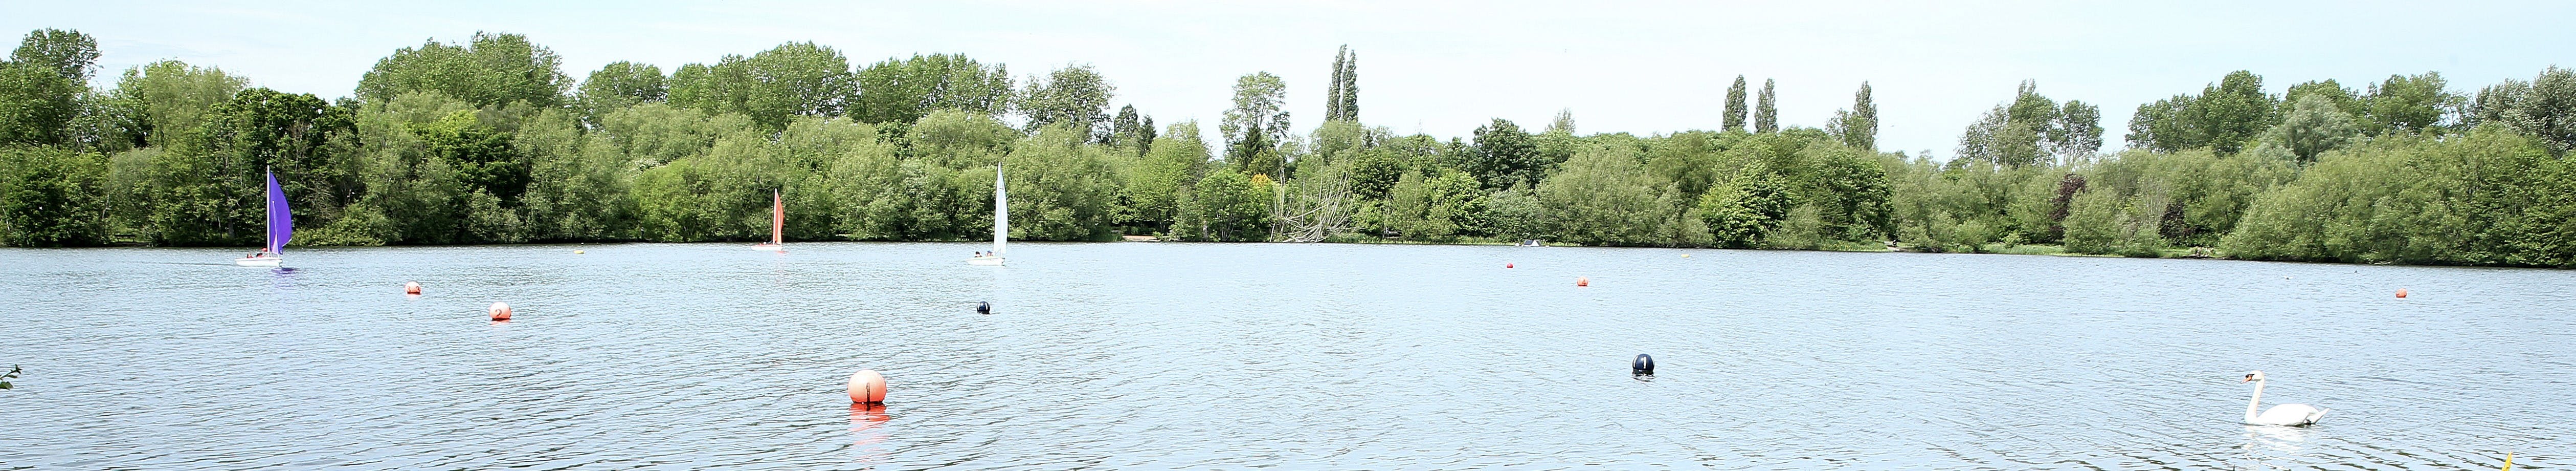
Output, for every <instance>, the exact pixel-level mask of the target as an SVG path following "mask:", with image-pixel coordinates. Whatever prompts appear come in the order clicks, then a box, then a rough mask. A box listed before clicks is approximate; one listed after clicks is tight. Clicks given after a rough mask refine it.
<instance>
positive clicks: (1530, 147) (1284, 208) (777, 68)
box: [0, 30, 2576, 267]
mask: <svg viewBox="0 0 2576 471" xmlns="http://www.w3.org/2000/svg"><path fill="white" fill-rule="evenodd" d="M94 44H95V41H94V40H91V39H89V38H88V37H87V36H84V35H79V34H78V33H75V32H68V31H52V30H41V31H38V32H37V34H33V35H31V39H30V40H29V42H28V44H27V45H24V46H22V47H21V48H20V49H19V50H18V51H17V52H18V53H17V54H16V55H14V56H13V58H12V60H11V61H10V62H8V63H6V64H0V139H5V140H6V141H7V142H5V143H0V244H6V245H16V246H49V245H95V244H105V243H113V242H128V241H139V242H144V243H152V244H162V245H210V244H250V243H255V242H257V240H256V239H257V238H258V234H259V233H260V231H258V229H259V226H260V224H258V221H259V220H260V219H261V217H260V214H259V213H260V209H261V206H262V204H261V198H260V193H261V185H260V175H261V173H262V171H263V170H274V171H276V173H277V174H278V177H279V178H280V180H281V182H282V183H284V185H285V186H286V190H287V194H288V196H289V198H290V199H291V200H292V202H293V203H294V208H295V210H294V217H295V218H296V222H297V223H298V226H300V227H302V228H303V230H302V231H300V232H299V233H298V234H297V241H298V243H303V244H320V245H378V244H451V243H508V242H522V241H593V240H657V241H721V240H734V241H748V240H760V239H765V238H766V237H767V235H768V230H769V229H768V222H769V213H768V208H769V206H768V205H769V195H770V194H771V192H777V194H779V195H781V196H782V198H783V200H784V201H785V203H786V209H787V213H788V215H787V219H788V221H789V222H788V224H787V234H786V237H787V238H789V239H794V240H825V239H839V238H848V239H858V240H958V239H980V238H982V237H983V236H984V235H985V231H986V229H987V228H988V227H990V224H991V222H992V219H991V218H992V214H991V211H990V208H991V205H992V204H993V201H992V200H991V195H992V190H993V187H992V186H991V185H992V184H993V177H994V175H993V173H994V172H997V171H1004V173H1005V174H1006V175H1007V176H1008V178H1009V180H1010V182H1011V185H1012V190H1013V191H1012V192H1011V193H1012V195H1011V198H1012V201H1011V207H1012V210H1013V211H1014V213H1013V216H1014V218H1013V219H1017V221H1015V222H1016V224H1014V226H1015V227H1014V230H1016V231H1017V237H1019V238H1022V239H1033V240H1099V239H1103V238H1106V237H1108V236H1109V235H1111V234H1114V233H1127V234H1137V233H1153V232H1162V233H1166V234H1170V235H1172V236H1174V237H1179V238H1184V239H1192V240H1213V241H1264V240H1283V241H1308V240H1366V239H1367V238H1369V236H1362V235H1360V234H1371V235H1375V236H1399V235H1400V236H1401V237H1404V238H1406V239H1411V240H1418V241H1457V240H1478V239H1485V238H1511V239H1524V238H1543V239H1553V240H1560V241H1567V242H1576V243H1584V244H1603V245H1683V246H1721V247H1736V248H1798V249H1828V250H1875V249H1876V248H1878V247H1880V246H1881V245H1880V242H1881V241H1884V240H1888V239H1890V238H1892V239H1894V240H1896V241H1899V242H1901V243H1902V244H1903V245H1904V246H1907V247H1909V248H1911V249H1913V250H1929V251H1959V252H1971V251H1997V252H2007V253H2042V252H2045V253H2056V252H2059V251H2065V252H2075V253H2100V254H2116V255H2130V256H2161V255H2163V254H2164V253H2166V252H2168V251H2170V250H2172V249H2170V248H2169V247H2178V246H2189V247H2195V248H2198V247H2209V246H2213V245H2214V246H2217V247H2219V248H2221V249H2224V250H2222V251H2220V253H2222V254H2225V255H2228V256H2234V257H2239V258H2250V259H2273V260H2323V261H2352V262H2402V263H2444V264H2480V265H2512V266H2544V267H2571V266H2576V224H2571V223H2570V222H2569V221H2576V183H2571V182H2576V165H2571V164H2569V163H2568V162H2567V161H2566V160H2564V158H2563V157H2558V156H2557V155H2560V154H2563V153H2564V152H2565V151H2566V150H2568V149H2570V148H2571V147H2576V131H2570V130H2569V129H2570V128H2571V125H2569V124H2568V123H2570V122H2576V118H2570V117H2571V116H2576V111H2571V110H2576V104H2571V103H2576V72H2569V71H2567V70H2564V69H2557V68H2551V69H2548V70H2545V71H2543V72H2541V73H2540V74H2539V75H2537V76H2535V77H2534V78H2533V79H2532V80H2530V81H2519V80H2516V81H2506V82H2505V83H2501V84H2497V85H2494V86H2490V87H2486V88H2484V89H2483V90H2481V91H2480V93H2478V94H2477V95H2476V99H2475V100H2469V99H2467V98H2466V97H2464V96H2462V95H2459V94H2456V93H2452V92H2450V91H2448V90H2447V89H2446V87H2447V83H2446V82H2444V81H2443V79H2442V78H2441V76H2440V75H2437V74H2431V73H2426V74H2420V75H2392V76H2390V77H2389V78H2388V79H2387V80H2384V81H2380V82H2379V83H2375V84H2371V85H2370V86H2368V87H2367V90H2366V92H2357V91H2355V90H2353V89H2350V88H2346V87H2344V86H2342V85H2341V84H2338V83H2336V82H2334V81H2331V80H2321V81H2313V82H2304V83H2299V84H2297V85H2292V86H2290V87H2289V88H2288V89H2287V91H2286V92H2284V93H2283V94H2282V95H2280V96H2278V97H2275V96H2271V95H2266V94H2264V93H2263V90H2262V88H2261V80H2260V77H2256V76H2254V75H2253V74H2251V73H2246V72H2237V73H2233V74H2229V75H2228V76H2227V77H2225V78H2223V79H2221V80H2219V81H2217V82H2215V83H2212V84H2210V85H2209V86H2207V87H2204V88H2203V89H2202V90H2199V91H2197V93H2188V94H2181V95H2176V96H2174V97H2172V98H2169V99H2166V100H2162V101H2158V102H2155V103H2149V104H2147V105H2143V106H2140V107H2139V109H2138V113H2137V115H2136V116H2135V118H2134V119H2132V122H2131V123H2130V124H2129V129H2128V131H2129V137H2130V141H2131V144H2132V146H2133V148H2132V149H2129V150H2127V151H2123V152H2117V153H2113V154H2109V155H2100V154H2098V152H2100V145H2101V140H2102V136H2101V132H2102V128H2101V123H2100V122H2099V121H2100V116H2099V115H2100V110H2099V109H2097V108H2095V107H2094V105H2092V104H2088V103H2084V102H2081V101H2076V100H2067V101H2063V102H2060V101H2057V100H2052V99H2049V98H2048V97H2046V96H2042V95H2040V94H2039V93H2038V91H2037V87H2036V86H2035V85H2034V84H2032V83H2029V82H2024V83H2023V84H2022V85H2021V86H2020V87H2019V89H2018V90H2017V93H2016V94H2015V96H2014V97H2013V98H2012V99H2011V100H2008V101H2005V102H2002V103H1999V104H1998V105H1997V106H1995V107H1994V108H1993V109H1992V110H1991V111H1989V112H1988V113H1986V114H1985V116H1983V117H1982V119H1979V120H1978V121H1977V123H1976V124H1975V125H1972V126H1970V127H1969V128H1968V129H1967V131H1966V132H1964V133H1963V135H1962V136H1961V140H1960V149H1959V153H1958V156H1957V157H1956V158H1952V159H1949V160H1947V161H1934V160H1932V159H1931V158H1929V157H1930V156H1922V155H1917V156H1908V155H1905V154H1903V153H1878V152H1877V151H1875V150H1874V149H1873V147H1875V145H1876V139H1875V138H1876V133H1877V130H1878V124H1879V123H1878V121H1877V118H1876V114H1877V109H1876V105H1875V104H1874V103H1872V102H1871V97H1870V90H1869V85H1868V84H1863V85H1862V87H1861V88H1860V90H1858V91H1857V92H1856V93H1855V94H1854V96H1853V103H1852V106H1851V108H1850V109H1846V110H1842V111H1840V112H1838V113H1836V114H1835V115H1834V118H1833V119H1832V120H1831V121H1828V122H1825V123H1823V124H1824V127H1823V129H1817V128H1808V127H1800V126H1791V125H1784V123H1779V122H1777V121H1778V119H1777V118H1778V111H1779V110H1777V109H1776V105H1777V102H1776V94H1775V93H1774V89H1775V87H1773V86H1772V84H1771V83H1767V82H1766V84H1765V86H1764V89H1763V90H1762V91H1760V92H1759V93H1748V90H1746V86H1745V83H1744V82H1743V80H1742V79H1741V78H1740V77H1739V79H1738V80H1737V81H1736V82H1735V84H1734V86H1733V87H1731V88H1732V89H1731V90H1729V97H1728V101H1729V103H1728V104H1727V109H1726V110H1725V112H1726V116H1725V118H1726V119H1725V122H1726V126H1725V127H1724V128H1723V129H1721V130H1719V131H1714V132H1711V131H1690V132H1677V133H1671V134H1659V135H1648V136H1638V135H1631V134H1626V133H1611V134H1594V135H1589V136H1581V135H1577V134H1576V130H1575V126H1574V120H1573V117H1572V113H1571V111H1570V110H1568V111H1564V112H1560V113H1559V114H1558V115H1557V117H1556V119H1555V120H1553V121H1552V122H1551V123H1549V125H1548V126H1547V127H1546V129H1545V130H1544V131H1541V132H1538V133H1535V134H1533V133H1529V132H1526V131H1524V130H1522V129H1521V128H1520V127H1519V126H1517V125H1515V124H1513V123H1511V122H1509V121H1503V120H1495V121H1494V122H1492V123H1489V124H1488V125H1486V126H1483V127H1481V128H1479V129H1477V130H1476V131H1475V132H1474V135H1473V136H1466V137H1434V136H1428V135H1419V134H1417V135H1409V136H1397V135H1394V134H1393V133H1392V132H1389V131H1388V130H1386V129H1385V128H1372V127H1367V126H1364V125H1361V124H1359V123H1357V122H1356V117H1357V109H1358V105H1357V101H1356V94H1357V87H1356V81H1355V75H1356V74H1355V71H1356V62H1357V57H1356V55H1354V54H1352V53H1350V52H1349V51H1348V50H1347V49H1344V50H1343V51H1342V52H1341V53H1339V54H1337V57H1336V61H1335V62H1336V64H1335V65H1334V73H1333V76H1332V78H1331V79H1330V80H1331V82H1330V83H1328V84H1327V87H1326V93H1325V98H1324V100H1325V101H1326V106H1325V108H1324V110H1325V111H1324V112H1325V115H1324V116H1325V117H1326V118H1325V120H1324V123H1323V124H1322V125H1321V126H1318V127H1315V128H1313V129H1311V130H1310V132H1309V133H1308V134H1303V135H1296V134H1291V127H1290V124H1289V122H1288V118H1289V115H1288V113H1287V112H1286V111H1285V110H1284V105H1283V103H1285V98H1286V93H1285V91H1286V86H1285V84H1284V83H1283V82H1282V81H1281V80H1280V79H1279V78H1278V77H1277V76H1273V75H1270V74H1267V73H1255V74H1250V75H1246V76H1243V77H1241V78H1239V79H1238V80H1237V81H1236V83H1235V85H1236V88H1235V91H1236V94H1235V97H1234V100H1233V101H1232V103H1231V104H1232V109H1230V110H1229V111H1228V112H1227V114H1226V119H1225V120H1224V121H1223V122H1221V123H1219V126H1218V128H1219V131H1220V132H1221V136H1219V137H1221V138H1222V139H1223V141H1222V142H1223V143H1224V145H1223V147H1222V148H1221V152H1216V153H1215V154H1217V155H1216V156H1215V157H1218V158H1219V159H1221V160H1220V161H1211V160H1210V157H1211V155H1210V154H1211V152H1210V149H1209V143H1207V142H1203V141H1201V140H1200V139H1201V137H1200V129H1199V126H1198V124H1197V123H1195V122H1186V123H1181V124H1178V125H1173V126H1170V127H1169V128H1168V130H1164V129H1157V128H1156V126H1155V124H1154V123H1153V120H1152V118H1151V117H1148V116H1145V115H1144V113H1141V112H1139V111H1137V110H1136V109H1135V107H1134V106H1132V105H1131V106H1127V107H1124V108H1121V109H1119V110H1118V112H1117V113H1115V115H1114V116H1112V115H1111V114H1109V113H1106V112H1105V111H1106V110H1107V106H1108V105H1109V102H1110V98H1111V97H1112V94H1111V93H1112V91H1113V90H1112V89H1111V88H1110V87H1109V86H1108V83H1109V82H1108V80H1107V79H1106V78H1104V77H1100V76H1099V75H1098V73H1097V72H1096V71H1094V70H1092V69H1090V68H1088V67H1084V66H1072V67H1066V68H1063V69H1058V70H1056V71H1053V73H1051V74H1049V75H1048V76H1046V77H1044V78H1040V79H1032V80H1030V83H1028V84H1025V85H1027V86H1026V87H1025V88H1022V89H1020V90H1019V91H1017V92H1015V91H1014V90H1013V82H1012V80H1011V79H1010V78H1009V75H1008V73H1007V72H1006V70H1007V69H1005V68H1003V67H1002V66H1001V65H999V64H991V65H987V64H982V63H978V62H976V61H974V60H971V59H967V58H965V57H964V56H959V55H916V56H912V57H911V58H908V59H900V60H897V59H889V60H886V61H882V62H878V63H876V64H872V65H870V66H868V67H867V68H865V69H862V70H858V71H855V72H854V71H852V70H851V69H850V67H849V64H848V62H847V60H846V59H845V58H843V57H842V55H841V54H840V53H839V52H837V51H834V50H833V49H831V48H828V47H823V46H819V45H815V44H812V43H790V44H785V45H781V46H779V47H777V48H773V49H770V50H768V51H763V52H760V53H758V54H753V55H750V56H725V57H722V58H720V59H719V60H717V61H714V62H712V63H711V64H690V65H686V66H683V67H680V68H679V69H677V70H675V71H674V73H673V74H671V75H670V76H668V77H665V76H664V75H663V74H662V73H661V72H662V70H661V69H659V68H657V67H654V66H651V65H644V64H637V63H631V62H621V63H615V64H610V65H608V66H605V67H602V68H601V69H600V70H598V71H595V72H592V73H591V74H589V78H588V80H585V81H583V82H582V83H581V86H580V88H579V90H578V92H577V93H574V94H573V95H571V96H570V97H569V98H567V97H566V96H565V91H566V90H570V89H571V88H570V87H569V84H570V83H571V82H570V81H569V80H568V79H566V78H565V77H563V76H562V74H561V73H560V72H558V71H557V70H556V67H557V63H558V62H559V61H558V60H557V59H556V58H555V57H554V54H553V53H552V52H550V51H549V50H548V49H546V48H544V47H540V46H537V45H535V44H531V43H529V42H527V40H526V38H524V37H521V36H517V35H507V34H500V35H495V34H478V35H476V36H475V39H474V40H472V41H469V42H468V43H466V44H458V45H452V44H443V43H437V42H430V43H427V44H424V45H422V46H420V47H417V48H405V49H402V50H398V51H395V52H394V53H393V54H392V55H391V56H388V57H386V58H385V59H383V60H381V61H379V62H378V63H377V65H376V67H374V68H373V69H372V70H370V71H369V72H368V73H367V75H366V76H365V77H363V78H362V80H361V83H360V87H359V89H358V91H357V98H356V99H352V100H344V101H342V102H341V103H337V104H334V103H330V102H326V101H324V100H322V99H320V98H317V97H314V96H311V95H298V94H286V93H280V92H276V91H273V90H267V89H247V90H246V89H244V84H246V83H247V79H244V78H241V77H236V76H232V75H228V74H226V73H225V72H223V71H222V70H219V69H214V68H211V67H198V66H192V65H189V64H184V63H180V62H176V61H162V62H156V63H152V64H148V65H144V66H141V67H136V68H133V69H130V70H127V71H125V74H124V76H123V77H122V78H121V80H118V81H117V83H116V86H115V88H113V89H109V90H97V91H93V90H90V89H89V88H88V85H87V83H86V82H85V79H86V77H87V74H88V71H89V70H91V68H93V67H94V65H92V64H94V61H95V58H96V57H97V56H96V50H95V45H94ZM1747 95H1753V96H1750V97H1748V96H1747ZM1748 98H1752V99H1754V100H1755V101H1757V103H1755V104H1756V105H1758V106H1747V104H1746V101H1748V100H1747V99H1748ZM1015 102H1016V103H1015ZM1757 108H1758V109H1757ZM1013 109H1016V110H1018V111H1020V112H1023V113H1025V115H1026V116H1028V117H1029V118H1030V119H1029V120H1027V124H1029V125H1030V127H1029V128H1027V129H1019V128H1015V127H1014V126H1013V125H1012V124H1005V123H1004V122H1003V121H1002V120H1000V119H998V117H999V116H1000V114H1001V113H1004V112H1007V111H1011V110H1013ZM1748 113H1752V114H1756V115H1757V116H1752V117H1750V119H1748V116H1747V114H1748ZM1747 121H1752V123H1750V124H1752V125H1753V127H1754V129H1755V130H1756V131H1759V132H1751V133H1748V132H1744V131H1745V130H1746V125H1747V124H1748V123H1747ZM1104 124H1105V126H1104ZM1031 131H1034V134H1032V132H1031ZM1300 137H1303V139H1300ZM2058 243H2062V244H2063V245H2062V246H2058V245H2047V244H2058Z"/></svg>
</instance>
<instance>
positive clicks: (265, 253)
mask: <svg viewBox="0 0 2576 471" xmlns="http://www.w3.org/2000/svg"><path fill="white" fill-rule="evenodd" d="M263 173H267V174H268V245H265V246H261V247H260V249H259V251H258V252H253V253H251V254H250V256H248V257H242V258H236V259H233V264H234V265H241V266H245V267H274V266H278V264H281V263H285V262H286V239H289V238H292V237H293V236H294V235H295V213H294V212H292V211H289V210H288V209H287V208H286V189H285V188H283V187H279V186H277V172H275V171H268V172H263Z"/></svg>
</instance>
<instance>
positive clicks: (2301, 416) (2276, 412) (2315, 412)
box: [2242, 370, 2333, 427]
mask: <svg viewBox="0 0 2576 471" xmlns="http://www.w3.org/2000/svg"><path fill="white" fill-rule="evenodd" d="M2242 382H2251V383H2254V398H2253V399H2249V400H2246V401H2245V423H2247V424H2251V425H2287V426H2293V427H2296V426H2301V425H2309V424H2314V423H2317V418H2318V417H2324V416H2325V415H2326V411H2329V410H2333V409H2318V408H2315V407H2309V406H2308V405H2307V404H2281V405H2276V406H2272V409H2271V410H2265V411H2263V413H2262V414H2259V415H2258V414H2255V413H2254V411H2256V410H2259V409H2261V408H2262V407H2263V382H2264V381H2263V371H2262V370H2255V371H2254V372H2252V373H2246V374H2245V381H2242Z"/></svg>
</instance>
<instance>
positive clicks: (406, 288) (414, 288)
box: [403, 281, 420, 296]
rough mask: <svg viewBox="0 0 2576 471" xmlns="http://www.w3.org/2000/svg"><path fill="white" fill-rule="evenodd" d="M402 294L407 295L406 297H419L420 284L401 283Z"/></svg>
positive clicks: (414, 282)
mask: <svg viewBox="0 0 2576 471" xmlns="http://www.w3.org/2000/svg"><path fill="white" fill-rule="evenodd" d="M403 294H408V295H413V296H419V295H420V282H418V281H405V282H403Z"/></svg>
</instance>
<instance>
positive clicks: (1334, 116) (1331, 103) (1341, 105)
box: [1324, 44, 1360, 122]
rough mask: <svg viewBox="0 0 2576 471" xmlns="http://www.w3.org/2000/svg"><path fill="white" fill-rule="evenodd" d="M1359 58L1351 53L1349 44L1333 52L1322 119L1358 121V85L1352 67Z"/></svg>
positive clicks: (1356, 64)
mask: <svg viewBox="0 0 2576 471" xmlns="http://www.w3.org/2000/svg"><path fill="white" fill-rule="evenodd" d="M1358 62H1359V58H1358V57H1354V56H1352V55H1351V46H1350V45H1348V44H1344V45H1342V48H1341V50H1338V51H1334V52H1333V79H1332V83H1330V84H1327V89H1326V90H1325V91H1324V121H1326V122H1331V121H1358V120H1359V119H1360V110H1359V87H1358V86H1357V82H1356V81H1357V78H1355V77H1353V75H1355V74H1354V69H1355V68H1357V67H1358V66H1359V63H1358Z"/></svg>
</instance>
